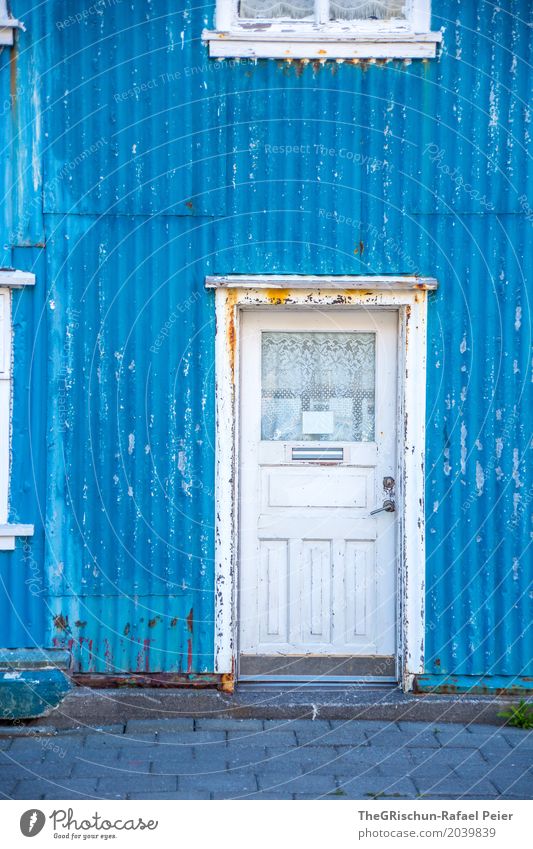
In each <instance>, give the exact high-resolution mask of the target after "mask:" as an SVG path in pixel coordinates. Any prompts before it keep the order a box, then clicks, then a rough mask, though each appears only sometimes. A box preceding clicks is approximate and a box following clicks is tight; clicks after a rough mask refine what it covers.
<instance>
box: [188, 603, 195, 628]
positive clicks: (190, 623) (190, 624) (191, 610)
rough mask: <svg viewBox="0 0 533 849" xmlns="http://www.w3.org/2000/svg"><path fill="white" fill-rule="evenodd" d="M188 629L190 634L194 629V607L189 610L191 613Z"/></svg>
mask: <svg viewBox="0 0 533 849" xmlns="http://www.w3.org/2000/svg"><path fill="white" fill-rule="evenodd" d="M187 630H188V631H189V634H192V632H193V630H194V610H193V608H192V607H191V609H190V610H189V615H188V616H187Z"/></svg>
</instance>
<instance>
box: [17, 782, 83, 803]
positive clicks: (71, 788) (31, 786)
mask: <svg viewBox="0 0 533 849" xmlns="http://www.w3.org/2000/svg"><path fill="white" fill-rule="evenodd" d="M74 793H80V794H84V795H89V796H93V797H94V798H99V797H98V794H97V792H96V781H95V780H94V779H91V778H69V779H68V780H66V781H59V780H56V781H45V780H44V779H43V780H40V781H38V780H31V781H19V783H18V784H17V786H16V787H15V791H14V794H13V798H14V799H41V798H42V796H43V794H47V797H48V798H54V799H70V798H72V796H73V794H74Z"/></svg>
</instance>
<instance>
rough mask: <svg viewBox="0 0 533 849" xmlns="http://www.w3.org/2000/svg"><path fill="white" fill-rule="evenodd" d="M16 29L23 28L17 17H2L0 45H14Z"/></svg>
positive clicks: (0, 19) (0, 21)
mask: <svg viewBox="0 0 533 849" xmlns="http://www.w3.org/2000/svg"><path fill="white" fill-rule="evenodd" d="M16 29H22V24H21V22H20V21H17V20H15V18H0V47H3V46H7V47H12V45H13V42H14V40H15V39H14V35H13V34H14V31H15V30H16Z"/></svg>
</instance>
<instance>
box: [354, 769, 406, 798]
mask: <svg viewBox="0 0 533 849" xmlns="http://www.w3.org/2000/svg"><path fill="white" fill-rule="evenodd" d="M339 788H340V789H341V790H344V792H345V793H346V795H347V797H348V798H350V799H366V800H368V799H402V798H403V799H414V798H415V797H416V795H417V788H416V785H415V783H414V781H413V780H412V779H410V778H408V777H403V778H397V779H390V778H388V777H387V776H381V777H380V776H376V775H374V774H372V775H369V776H362V777H360V778H359V777H357V778H354V779H353V780H351V781H350V780H348V781H339Z"/></svg>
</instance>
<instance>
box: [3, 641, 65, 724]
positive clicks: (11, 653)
mask: <svg viewBox="0 0 533 849" xmlns="http://www.w3.org/2000/svg"><path fill="white" fill-rule="evenodd" d="M69 666H70V655H69V653H68V652H65V651H60V650H58V649H56V650H49V649H48V650H46V649H35V648H34V649H8V650H6V649H1V650H0V708H1V709H0V720H2V721H3V722H8V721H9V722H16V721H17V720H19V719H32V718H35V717H38V716H45V715H46V714H47V713H50V711H51V710H53V709H54V708H56V707H57V706H58V704H60V702H61V701H62V700H63V699H64V697H65V696H66V695H67V693H68V692H69V691H70V690H71V689H72V683H71V681H70V679H69V678H68V677H67V675H66V672H67V671H68V669H69Z"/></svg>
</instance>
